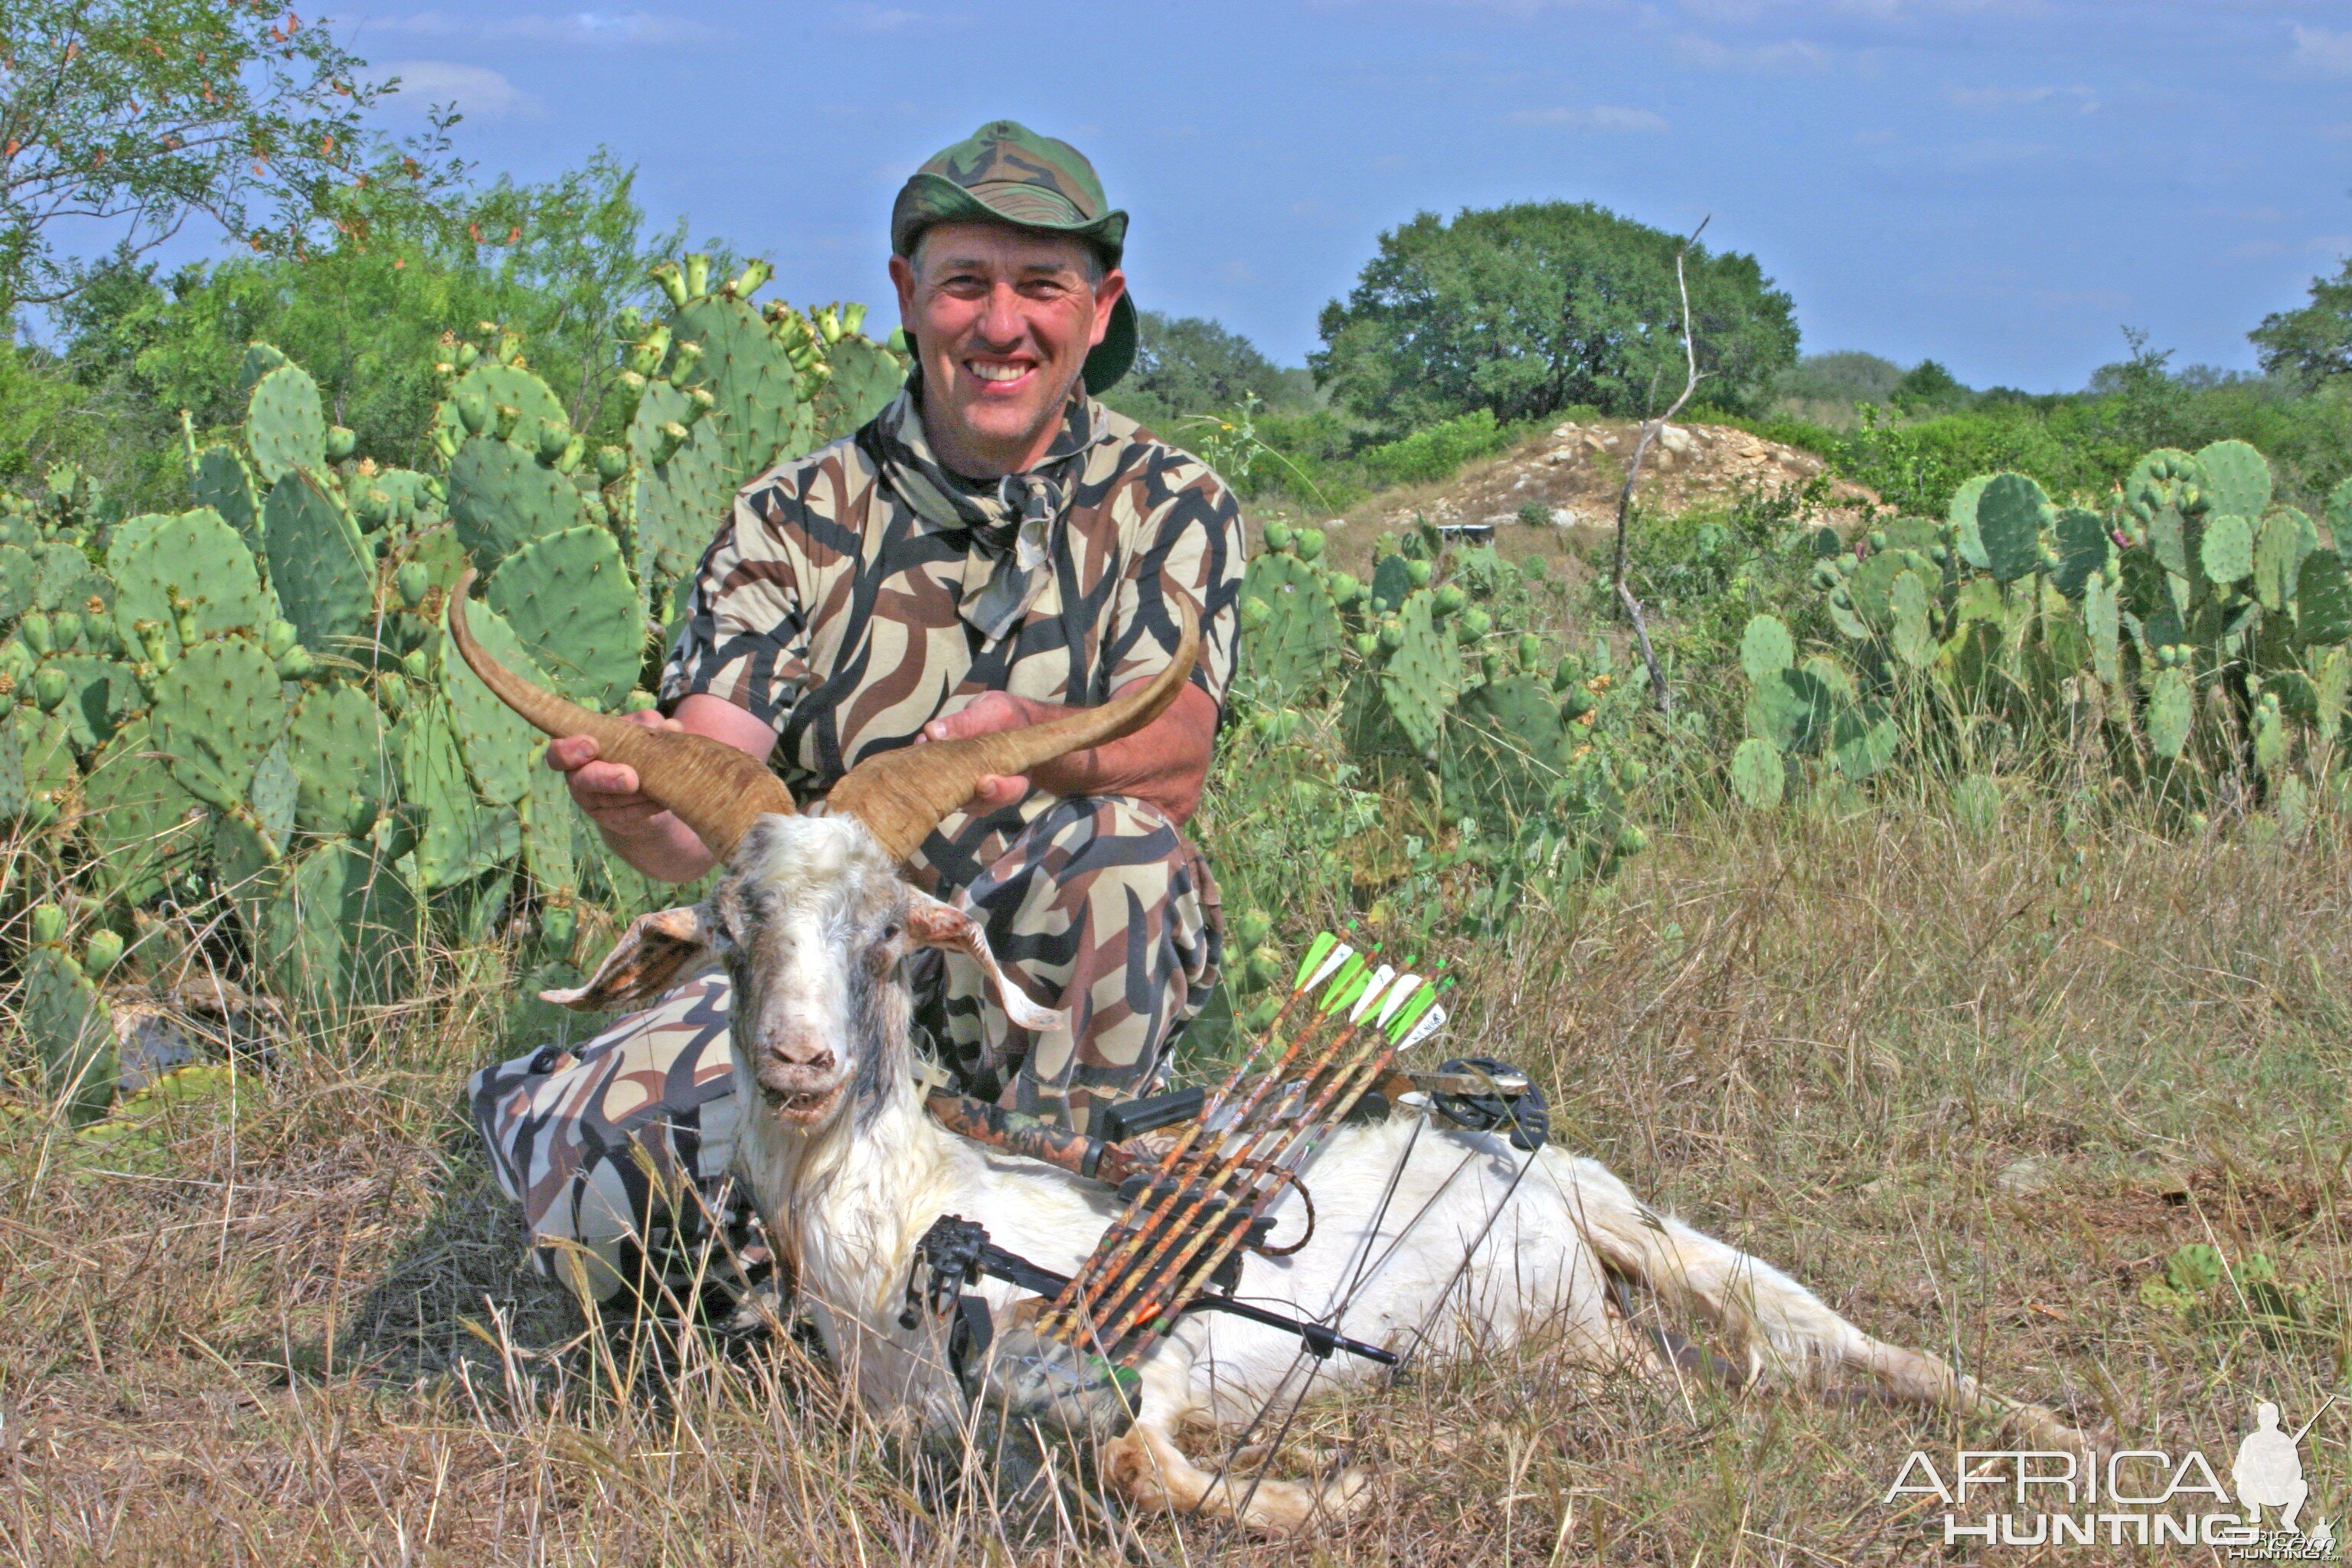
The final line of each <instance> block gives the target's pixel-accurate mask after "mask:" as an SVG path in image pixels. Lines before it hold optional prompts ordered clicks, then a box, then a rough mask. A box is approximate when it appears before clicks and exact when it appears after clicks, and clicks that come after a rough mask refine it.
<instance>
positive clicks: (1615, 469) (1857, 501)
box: [1349, 420, 1878, 529]
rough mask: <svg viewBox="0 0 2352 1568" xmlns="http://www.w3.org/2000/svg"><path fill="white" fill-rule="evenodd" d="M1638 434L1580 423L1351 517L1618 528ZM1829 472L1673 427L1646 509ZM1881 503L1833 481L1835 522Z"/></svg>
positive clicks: (1771, 450) (1763, 445) (1663, 437)
mask: <svg viewBox="0 0 2352 1568" xmlns="http://www.w3.org/2000/svg"><path fill="white" fill-rule="evenodd" d="M1637 428H1638V427H1637V426H1635V425H1634V424H1633V422H1632V421H1630V420H1595V421H1592V422H1591V423H1589V424H1578V423H1575V422H1574V421H1570V423H1568V424H1565V425H1560V426H1555V427H1554V428H1553V430H1552V432H1551V434H1550V435H1549V437H1547V438H1546V439H1544V440H1543V441H1541V442H1530V443H1528V444H1527V445H1525V446H1522V447H1519V448H1517V450H1516V451H1512V452H1507V453H1505V454H1503V455H1502V456H1500V457H1496V458H1486V459H1485V460H1483V461H1480V462H1477V463H1473V464H1471V465H1470V466H1469V467H1468V468H1465V469H1464V470H1463V471H1462V472H1461V473H1459V474H1457V475H1455V476H1454V478H1453V479H1450V480H1447V481H1445V482H1444V483H1443V484H1436V485H1415V486H1411V487H1407V488H1404V489H1393V490H1384V491H1382V492H1381V494H1379V495H1376V496H1374V497H1372V498H1371V499H1370V500H1368V501H1366V502H1364V504H1363V505H1361V506H1360V507H1358V508H1356V509H1355V510H1353V511H1352V512H1351V513H1349V521H1354V522H1367V523H1374V524H1377V525H1379V526H1380V527H1381V528H1384V529H1385V528H1395V527H1398V526H1401V525H1402V524H1404V523H1408V522H1411V521H1412V520H1413V519H1414V518H1415V517H1426V518H1427V519H1428V520H1429V521H1432V522H1435V523H1459V522H1491V523H1495V524H1497V525H1500V524H1503V523H1515V522H1520V521H1533V518H1532V516H1531V515H1530V514H1528V512H1527V511H1526V510H1524V509H1526V508H1527V507H1528V506H1529V505H1530V504H1532V505H1534V506H1536V507H1538V508H1540V509H1541V510H1542V511H1543V515H1544V517H1545V519H1546V521H1549V522H1550V523H1551V524H1552V525H1553V526H1555V527H1558V528H1563V529H1597V528H1611V527H1613V526H1615V521H1616V516H1617V491H1618V489H1619V488H1620V487H1621V486H1622V485H1623V484H1624V482H1625V464H1626V462H1627V460H1628V459H1629V458H1631V457H1632V456H1633V443H1634V441H1635V439H1636V431H1637ZM1824 466H1825V465H1824V464H1823V463H1822V459H1821V458H1817V457H1815V456H1813V454H1811V452H1802V451H1799V450H1798V449H1797V448H1796V447H1786V446H1782V445H1781V444H1780V442H1778V441H1767V440H1765V439H1764V438H1763V437H1760V436H1753V435H1750V434H1749V433H1748V432H1747V431H1745V430H1736V429H1733V428H1732V427H1730V426H1724V425H1669V426H1666V427H1665V428H1664V430H1663V431H1661V432H1660V433H1659V435H1658V438H1657V439H1656V440H1654V441H1653V442H1652V443H1651V444H1650V450H1649V452H1648V454H1647V455H1646V456H1645V457H1644V458H1643V459H1642V487H1641V496H1640V499H1641V502H1642V504H1643V506H1645V507H1650V508H1654V509H1663V510H1667V511H1670V512H1673V511H1681V510H1685V508H1688V507H1691V506H1695V505H1701V504H1706V503H1709V502H1719V501H1727V500H1731V499H1732V498H1733V497H1734V496H1735V495H1737V494H1738V492H1739V491H1741V490H1743V489H1762V490H1768V491H1769V490H1778V489H1781V488H1782V487H1784V486H1788V485H1802V484H1806V483H1808V482H1810V481H1811V480H1812V479H1816V478H1818V477H1819V476H1820V475H1821V473H1822V468H1824ZM1877 502H1878V498H1877V497H1876V496H1875V495H1874V494H1872V493H1871V492H1870V491H1869V490H1866V489H1863V488H1862V487H1861V486H1859V485H1853V484H1848V483H1846V482H1845V481H1844V480H1843V479H1838V480H1832V481H1831V485H1830V492H1829V503H1828V510H1829V511H1830V512H1831V514H1832V519H1831V520H1832V521H1837V520H1838V517H1837V514H1840V513H1852V512H1853V511H1854V510H1857V509H1858V508H1859V507H1860V506H1863V505H1864V504H1868V505H1876V504H1877Z"/></svg>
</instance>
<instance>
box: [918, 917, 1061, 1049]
mask: <svg viewBox="0 0 2352 1568" xmlns="http://www.w3.org/2000/svg"><path fill="white" fill-rule="evenodd" d="M907 934H908V936H909V937H911V938H913V939H914V940H915V941H916V942H919V943H921V944H922V945H923V946H925V947H937V948H944V949H946V950H947V951H949V952H961V953H962V954H963V955H964V956H966V957H967V958H970V959H971V961H972V962H973V963H977V964H979V965H980V973H981V974H982V977H983V978H985V980H986V981H987V984H988V994H990V995H991V996H992V997H993V998H995V1001H996V1005H998V1006H1000V1007H1002V1008H1003V1009H1004V1016H1006V1017H1008V1018H1010V1019H1012V1020H1013V1023H1014V1024H1016V1025H1018V1026H1020V1027H1022V1028H1024V1029H1027V1030H1028V1031H1030V1032H1031V1033H1032V1034H1043V1033H1045V1031H1046V1030H1048V1029H1055V1028H1059V1027H1060V1026H1062V1025H1063V1024H1064V1023H1065V1022H1066V1021H1067V1019H1066V1015H1064V1014H1061V1013H1057V1012H1055V1010H1054V1009H1053V1008H1051V1007H1040V1006H1039V1005H1037V1004H1036V1003H1034V1002H1032V1001H1031V1000H1029V998H1028V996H1027V995H1026V994H1024V992H1023V991H1022V989H1021V987H1020V986H1019V985H1017V984H1014V983H1013V980H1012V979H1011V978H1010V977H1009V976H1008V975H1006V973H1004V971H1003V969H1002V968H1001V967H999V966H998V964H997V962H996V954H994V953H992V952H989V951H988V938H987V937H986V936H985V935H983V934H982V931H981V929H980V922H979V921H975V920H973V919H972V918H971V916H970V915H968V914H966V913H964V912H963V911H962V910H960V909H957V908H956V907H955V906H954V905H952V904H943V903H941V902H940V900H937V899H935V898H932V897H931V896H930V895H929V894H928V893H910V894H908V898H907Z"/></svg>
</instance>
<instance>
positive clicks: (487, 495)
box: [449, 435, 717, 572]
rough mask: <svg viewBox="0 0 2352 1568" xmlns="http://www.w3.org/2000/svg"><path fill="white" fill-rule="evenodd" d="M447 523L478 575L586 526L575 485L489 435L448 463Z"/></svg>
mask: <svg viewBox="0 0 2352 1568" xmlns="http://www.w3.org/2000/svg"><path fill="white" fill-rule="evenodd" d="M449 520H450V521H452V522H454V523H456V524H457V542H459V543H460V544H463V545H464V546H465V547H466V552H467V554H468V555H470V556H472V557H473V561H474V564H475V565H476V566H478V567H479V568H480V569H481V570H482V571H484V572H488V571H490V570H492V569H493V568H495V567H496V566H497V565H498V563H499V562H501V561H504V560H505V559H506V558H507V557H508V556H509V555H510V554H512V553H513V552H515V551H517V550H520V548H522V546H524V545H526V544H528V543H530V542H531V541H532V540H534V539H542V538H544V537H546V536H547V535H548V534H551V533H559V532H562V531H563V530H564V529H567V528H576V527H578V526H579V525H580V524H582V523H583V522H586V521H590V520H589V516H588V510H587V501H586V498H585V497H583V495H582V494H581V492H580V488H579V487H578V486H577V485H575V484H573V483H572V481H571V480H570V479H567V478H566V477H564V475H562V473H559V472H558V471H557V470H555V469H553V468H548V467H546V466H544V465H542V464H541V462H540V461H539V459H538V458H535V457H533V456H532V455H531V454H530V452H528V451H525V450H524V449H523V448H522V447H518V446H516V445H515V444H514V443H513V442H511V441H502V440H500V439H499V437H496V436H489V435H484V436H477V437H473V439H471V440H469V441H467V443H466V444H465V445H464V446H462V447H458V448H457V456H456V457H455V458H451V459H450V460H449ZM712 527H713V529H714V530H715V528H716V527H717V521H716V520H715V519H714V520H713V522H712ZM704 542H706V543H707V542H709V540H708V538H707V536H706V539H705V541H704Z"/></svg>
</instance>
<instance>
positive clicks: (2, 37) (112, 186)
mask: <svg viewBox="0 0 2352 1568" xmlns="http://www.w3.org/2000/svg"><path fill="white" fill-rule="evenodd" d="M361 69H362V66H361V62H360V61H358V60H357V59H355V58H352V56H351V55H349V54H347V53H345V52H344V50H343V49H342V48H341V47H340V46H339V45H337V44H336V42H335V41H334V39H333V37H331V35H330V34H329V33H328V31H327V29H326V28H324V27H323V26H318V25H316V24H311V23H305V22H303V21H301V20H300V19H299V17H298V16H296V15H295V14H294V13H293V12H291V11H287V10H284V9H283V7H281V6H279V5H275V4H259V3H257V0H8V4H7V5H5V7H0V319H6V318H8V317H10V316H12V315H13V313H14V311H15V310H16V307H17V306H18V305H20V304H49V303H54V302H56V301H58V300H63V299H65V298H67V297H68V296H70V295H71V294H73V293H74V292H75V291H76V289H78V287H79V277H80V274H81V268H79V266H78V265H77V263H76V258H73V257H71V256H69V255H66V254H62V253H61V252H60V250H59V248H58V243H59V242H58V234H59V232H60V231H59V229H58V225H59V224H60V223H63V222H73V221H74V220H80V222H79V224H78V225H77V232H87V230H86V229H85V228H84V227H83V226H85V225H94V226H96V227H97V228H99V229H100V230H101V231H103V232H106V233H109V234H113V235H117V236H119V237H121V246H122V247H123V249H124V250H125V251H126V252H127V253H128V254H130V255H132V256H137V255H140V254H143V253H144V252H145V251H147V250H149V249H152V247H154V246H156V245H159V244H161V243H162V242H163V241H164V240H166V239H168V238H170V237H172V236H173V235H174V234H176V233H177V232H179V230H180V228H181V227H182V226H184V224H185V223H186V222H187V221H188V220H189V219H190V218H191V217H193V216H198V215H203V216H207V217H209V218H211V219H212V220H213V221H214V222H216V223H217V224H219V225H220V226H221V227H222V228H224V229H226V231H227V232H228V233H229V235H231V236H232V237H235V238H236V239H238V240H242V241H245V242H247V243H248V244H250V245H252V246H253V247H255V248H257V249H265V250H267V249H291V248H294V247H297V246H299V244H300V243H301V242H302V241H303V240H304V239H305V238H306V237H311V236H313V235H314V234H315V233H316V232H317V231H318V230H319V228H320V226H322V225H323V224H326V223H331V221H332V218H331V213H332V211H333V209H334V207H335V205H336V198H337V193H338V192H339V191H341V190H342V189H344V188H346V187H348V186H350V185H351V184H352V176H353V169H352V160H353V156H354V154H355V153H357V152H359V151H360V143H361V141H362V127H361V113H362V110H365V109H366V107H367V106H368V105H369V104H370V103H371V102H372V101H373V100H374V99H375V98H376V96H377V95H378V94H379V93H381V92H383V91H385V90H388V89H389V88H390V86H391V85H392V84H388V83H387V84H383V85H381V86H377V85H371V84H369V83H367V82H365V81H363V80H362V79H361V78H360V71H361Z"/></svg>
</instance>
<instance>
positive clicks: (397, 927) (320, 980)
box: [260, 839, 418, 1006]
mask: <svg viewBox="0 0 2352 1568" xmlns="http://www.w3.org/2000/svg"><path fill="white" fill-rule="evenodd" d="M282 875H283V882H282V885H281V887H280V889H279V890H278V896H277V897H276V898H274V899H272V900H270V901H269V903H268V905H266V906H265V907H264V908H263V909H262V910H261V942H260V949H261V952H260V958H261V963H262V966H263V969H264V972H265V973H268V975H269V976H270V980H271V988H272V989H273V990H275V991H276V992H277V993H278V994H279V995H280V996H284V997H287V998H289V999H299V1000H300V1001H304V1002H309V1003H311V1004H313V1005H319V1004H324V1005H330V1006H337V1005H348V1004H352V1003H361V1004H365V1003H372V1002H380V1001H388V1000H390V999H392V998H394V997H395V996H399V995H401V994H404V992H405V990H406V989H407V986H408V983H409V977H410V975H411V973H413V971H414V969H415V955H416V943H417V935H418V931H417V905H416V897H415V894H414V893H413V892H411V891H410V889H409V887H408V883H407V882H406V881H405V880H404V879H403V878H402V877H401V875H400V873H399V871H398V870H396V869H395V868H393V867H392V866H389V865H386V864H382V863H380V862H379V861H378V860H377V859H376V858H375V856H374V855H373V854H372V853H370V851H369V849H368V848H367V847H366V846H364V845H360V844H354V843H352V842H351V841H350V840H348V839H343V840H337V841H335V842H332V843H330V844H327V845H324V846H322V847H320V848H317V849H314V850H312V851H311V852H310V854H308V855H306V856H304V857H303V858H301V859H300V860H299V861H297V862H295V863H293V864H292V865H290V866H289V867H287V868H285V870H284V872H283V874H282Z"/></svg>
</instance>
